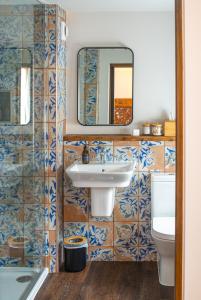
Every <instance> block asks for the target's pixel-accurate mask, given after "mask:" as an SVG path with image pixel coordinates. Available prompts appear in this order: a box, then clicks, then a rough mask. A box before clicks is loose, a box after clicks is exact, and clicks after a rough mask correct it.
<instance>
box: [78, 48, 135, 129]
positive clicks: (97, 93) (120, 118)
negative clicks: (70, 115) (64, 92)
mask: <svg viewBox="0 0 201 300" xmlns="http://www.w3.org/2000/svg"><path fill="white" fill-rule="evenodd" d="M133 61H134V58H133V52H132V51H131V50H130V49H129V48H82V49H81V50H80V51H79V53H78V121H79V122H80V123H81V124H82V125H91V126H95V125H119V126H124V125H129V124H130V123H131V122H132V120H133V64H134V63H133Z"/></svg>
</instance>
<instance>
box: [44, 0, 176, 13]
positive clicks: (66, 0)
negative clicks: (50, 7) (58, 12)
mask: <svg viewBox="0 0 201 300" xmlns="http://www.w3.org/2000/svg"><path fill="white" fill-rule="evenodd" d="M41 2H45V3H57V4H61V6H62V7H63V8H65V9H68V10H71V11H76V12H107V11H110V12H111V11H115V12H118V11H119V12H120V11H173V10H174V0H45V1H41Z"/></svg>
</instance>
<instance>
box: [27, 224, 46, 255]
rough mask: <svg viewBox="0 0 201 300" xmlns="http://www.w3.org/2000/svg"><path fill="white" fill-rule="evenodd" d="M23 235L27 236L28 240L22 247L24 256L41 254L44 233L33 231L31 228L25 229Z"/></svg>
mask: <svg viewBox="0 0 201 300" xmlns="http://www.w3.org/2000/svg"><path fill="white" fill-rule="evenodd" d="M25 235H26V237H28V238H29V242H28V243H27V244H26V246H25V248H24V255H25V256H35V257H40V256H41V255H43V251H44V250H43V247H44V234H43V233H42V232H34V231H33V230H32V231H30V232H29V230H28V229H27V230H26V229H25Z"/></svg>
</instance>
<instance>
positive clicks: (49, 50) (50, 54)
mask: <svg viewBox="0 0 201 300" xmlns="http://www.w3.org/2000/svg"><path fill="white" fill-rule="evenodd" d="M46 56H47V59H48V67H49V68H55V67H56V44H55V43H54V42H50V43H48V44H47V45H46Z"/></svg>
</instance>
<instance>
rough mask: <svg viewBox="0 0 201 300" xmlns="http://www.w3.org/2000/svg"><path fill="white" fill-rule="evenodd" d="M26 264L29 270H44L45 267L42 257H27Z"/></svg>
mask: <svg viewBox="0 0 201 300" xmlns="http://www.w3.org/2000/svg"><path fill="white" fill-rule="evenodd" d="M24 263H25V266H26V267H29V268H42V267H43V265H44V264H43V260H42V257H25V262H24Z"/></svg>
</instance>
